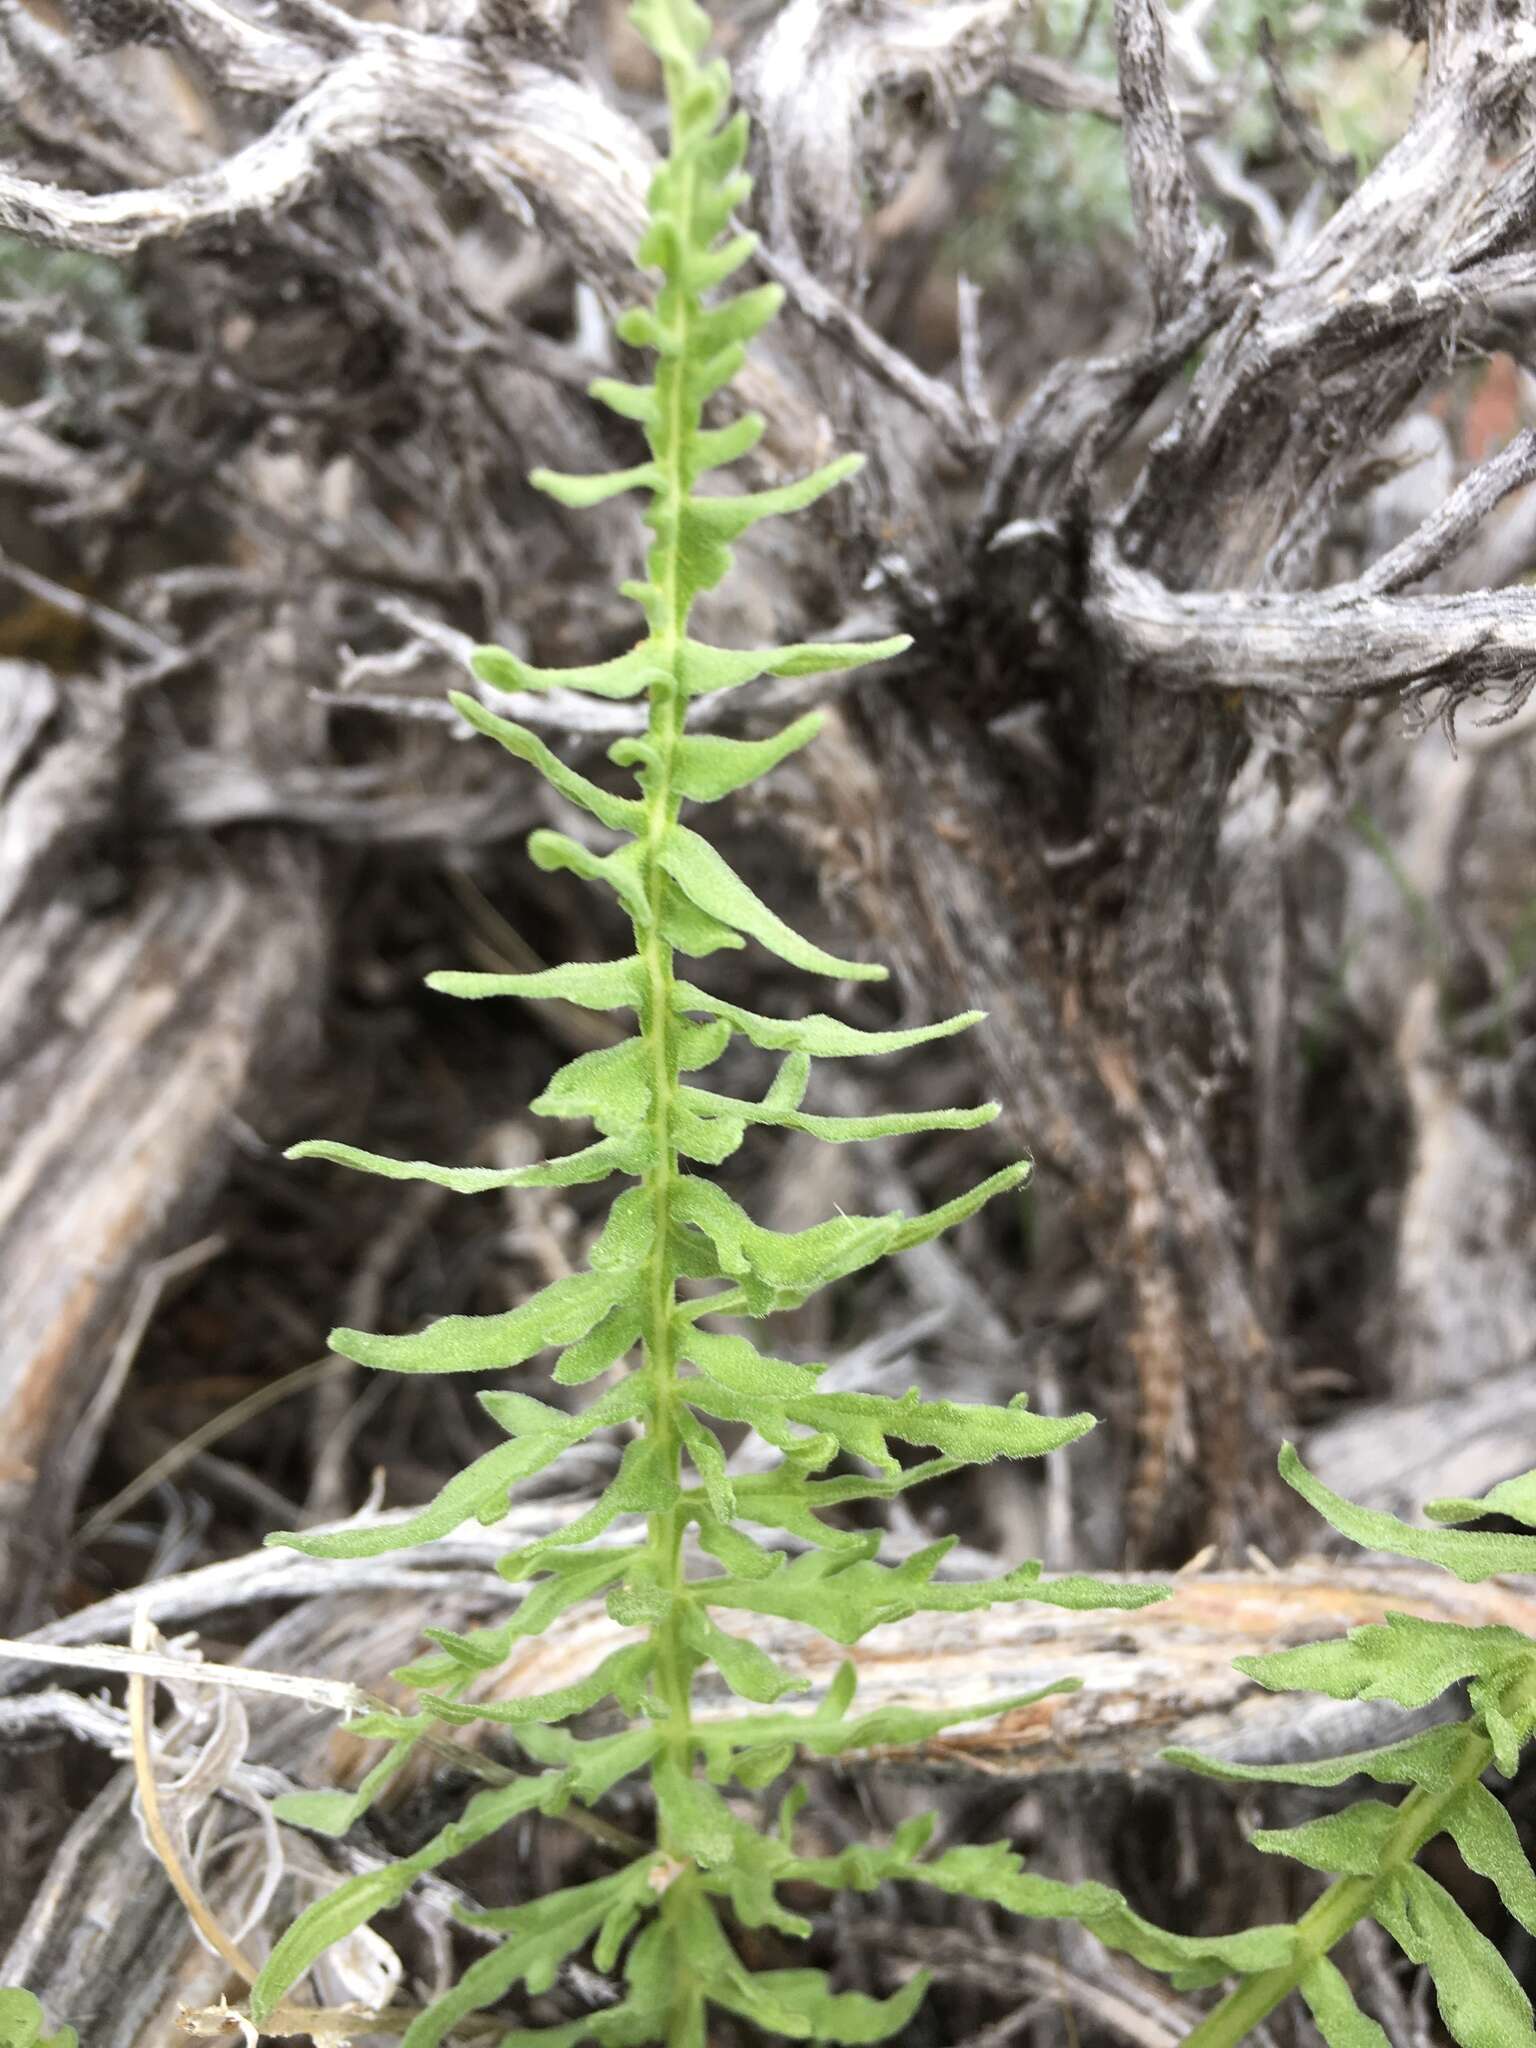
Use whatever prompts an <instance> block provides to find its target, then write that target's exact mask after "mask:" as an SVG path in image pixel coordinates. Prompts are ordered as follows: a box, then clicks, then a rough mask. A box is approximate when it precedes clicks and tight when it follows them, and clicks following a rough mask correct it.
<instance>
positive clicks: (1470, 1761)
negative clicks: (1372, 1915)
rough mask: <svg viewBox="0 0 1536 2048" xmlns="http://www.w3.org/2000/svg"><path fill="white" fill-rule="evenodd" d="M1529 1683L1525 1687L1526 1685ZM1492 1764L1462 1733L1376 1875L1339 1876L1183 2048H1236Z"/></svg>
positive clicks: (1477, 1737)
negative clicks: (1275, 1958)
mask: <svg viewBox="0 0 1536 2048" xmlns="http://www.w3.org/2000/svg"><path fill="white" fill-rule="evenodd" d="M1529 1683H1530V1682H1529V1681H1525V1684H1526V1685H1527V1686H1529ZM1492 1761H1493V1744H1492V1743H1491V1742H1490V1741H1489V1740H1488V1737H1487V1736H1486V1735H1485V1734H1484V1733H1483V1731H1482V1724H1481V1722H1478V1721H1474V1722H1472V1723H1471V1725H1470V1726H1469V1727H1468V1729H1467V1733H1466V1740H1465V1742H1464V1744H1463V1746H1462V1751H1461V1755H1460V1757H1459V1758H1458V1759H1457V1763H1456V1768H1455V1770H1454V1771H1453V1772H1452V1773H1451V1776H1450V1778H1449V1779H1448V1780H1447V1782H1446V1783H1445V1785H1443V1786H1442V1787H1441V1788H1440V1789H1439V1790H1438V1791H1435V1792H1430V1791H1426V1790H1425V1788H1424V1787H1423V1786H1416V1787H1415V1788H1414V1790H1413V1791H1412V1792H1410V1793H1409V1794H1408V1797H1407V1798H1406V1799H1405V1800H1404V1801H1403V1803H1402V1805H1401V1806H1400V1807H1399V1808H1398V1814H1397V1825H1396V1826H1395V1827H1394V1828H1393V1830H1392V1833H1391V1834H1390V1835H1389V1836H1388V1837H1387V1843H1386V1848H1385V1851H1384V1853H1383V1855H1382V1859H1381V1867H1380V1869H1379V1870H1375V1871H1372V1872H1371V1874H1370V1875H1369V1876H1368V1877H1339V1878H1335V1879H1334V1881H1333V1883H1332V1884H1331V1885H1329V1887H1328V1889H1327V1890H1326V1891H1325V1892H1324V1893H1323V1895H1322V1897H1321V1898H1320V1899H1318V1900H1317V1901H1316V1903H1315V1904H1314V1905H1312V1906H1311V1907H1309V1908H1308V1910H1307V1911H1306V1912H1305V1913H1303V1915H1302V1916H1301V1918H1300V1919H1299V1920H1298V1921H1297V1923H1296V1945H1295V1949H1294V1952H1293V1955H1292V1960H1291V1961H1290V1962H1289V1963H1286V1964H1284V1965H1283V1966H1282V1967H1281V1968H1279V1969H1275V1970H1265V1971H1263V1972H1262V1973H1261V1974H1260V1975H1259V1976H1257V1977H1250V1978H1249V1979H1248V1980H1247V1982H1246V1983H1244V1984H1240V1985H1239V1986H1238V1987H1237V1989H1236V1990H1235V1991H1232V1992H1229V1993H1228V1995H1227V1996H1226V1997H1225V1998H1224V1999H1223V2000H1222V2001H1221V2003H1220V2005H1218V2006H1217V2007H1216V2008H1215V2009H1214V2010H1213V2011H1212V2012H1209V2013H1207V2014H1206V2016H1205V2018H1204V2019H1203V2020H1202V2021H1201V2022H1200V2024H1199V2026H1198V2027H1196V2028H1195V2030H1194V2032H1193V2033H1190V2034H1186V2035H1185V2037H1184V2043H1183V2048H1236V2043H1238V2042H1239V2041H1242V2040H1244V2039H1246V2037H1247V2036H1248V2035H1249V2034H1250V2033H1251V2032H1252V2031H1253V2029H1254V2028H1255V2027H1256V2026H1258V2025H1259V2024H1260V2022H1261V2021H1262V2020H1265V2019H1267V2018H1268V2016H1269V2015H1270V2013H1272V2012H1273V2011H1274V2009H1275V2007H1276V2006H1277V2005H1279V2004H1280V2003H1281V2001H1282V2000H1283V1999H1285V1998H1288V1997H1289V1996H1290V1994H1291V1993H1292V1992H1293V1991H1294V1990H1295V1989H1296V1987H1297V1986H1298V1985H1299V1984H1300V1982H1301V1980H1302V1978H1303V1977H1304V1976H1305V1975H1306V1973H1307V1972H1308V1970H1310V1969H1311V1967H1312V1965H1313V1964H1314V1963H1315V1962H1316V1961H1317V1960H1318V1959H1319V1957H1321V1956H1326V1955H1327V1954H1328V1953H1329V1952H1330V1950H1332V1949H1334V1948H1336V1947H1337V1946H1338V1944H1339V1943H1340V1942H1341V1941H1342V1940H1343V1939H1344V1937H1345V1935H1346V1934H1348V1932H1349V1930H1350V1929H1351V1928H1352V1927H1353V1926H1354V1925H1355V1923H1356V1922H1357V1921H1359V1920H1363V1919H1364V1918H1365V1916H1366V1914H1367V1913H1369V1911H1370V1910H1371V1905H1372V1903H1373V1901H1374V1900H1375V1899H1376V1897H1377V1895H1378V1894H1379V1893H1380V1891H1381V1888H1382V1886H1383V1885H1384V1884H1387V1883H1389V1882H1390V1881H1391V1880H1392V1879H1393V1878H1394V1877H1395V1876H1396V1875H1397V1874H1398V1872H1399V1871H1402V1870H1405V1869H1406V1868H1407V1867H1408V1865H1409V1864H1410V1863H1412V1862H1413V1860H1414V1858H1415V1857H1416V1856H1417V1855H1418V1853H1419V1851H1420V1850H1421V1849H1422V1848H1423V1847H1424V1844H1425V1843H1426V1842H1427V1841H1429V1840H1430V1838H1431V1837H1432V1836H1433V1835H1436V1834H1438V1833H1439V1831H1440V1828H1441V1826H1442V1823H1443V1820H1444V1816H1445V1813H1446V1810H1447V1808H1448V1807H1449V1806H1450V1805H1451V1804H1452V1802H1453V1801H1454V1800H1456V1799H1458V1798H1459V1797H1460V1796H1461V1794H1462V1793H1463V1792H1464V1791H1465V1790H1466V1788H1467V1786H1468V1785H1471V1784H1474V1783H1475V1782H1476V1781H1477V1779H1479V1778H1480V1777H1481V1776H1482V1775H1483V1772H1484V1771H1485V1770H1487V1768H1488V1766H1489V1764H1490V1763H1492Z"/></svg>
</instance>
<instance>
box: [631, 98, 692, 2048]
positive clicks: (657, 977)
mask: <svg viewBox="0 0 1536 2048" xmlns="http://www.w3.org/2000/svg"><path fill="white" fill-rule="evenodd" d="M669 87H670V80H669ZM676 118H677V108H676V106H675V105H674V107H673V119H674V123H675V122H676ZM688 197H689V198H691V193H690V194H689V195H688ZM678 301H679V306H678V313H679V322H678V326H679V331H678V335H677V340H678V343H679V347H678V349H677V352H676V354H675V355H673V356H672V357H671V358H670V360H669V359H668V358H667V357H666V356H663V357H662V358H661V359H660V361H659V362H658V365H657V375H656V387H657V398H658V403H659V405H660V408H661V433H660V434H659V435H658V437H657V439H658V443H659V445H660V461H659V464H658V466H659V468H660V469H661V472H662V483H661V488H660V489H659V491H658V492H657V494H656V497H655V499H654V501H653V513H652V522H653V531H654V532H655V536H656V539H655V544H654V546H653V548H652V550H651V555H650V560H649V564H648V566H649V569H650V573H651V579H652V582H653V584H654V586H655V588H656V590H657V592H658V594H659V597H660V605H659V606H658V615H659V619H660V621H662V622H664V623H662V624H661V630H660V631H659V632H658V631H657V625H658V617H657V616H653V618H652V631H653V634H655V636H656V638H657V639H658V641H659V645H658V646H657V650H656V652H657V656H658V663H659V665H660V666H662V667H664V668H665V670H666V673H667V678H668V679H667V681H666V682H664V683H662V682H657V683H653V684H652V686H651V691H650V713H649V719H648V737H649V739H650V741H651V744H652V747H653V749H654V760H653V763H652V766H651V769H650V773H649V775H648V777H647V783H646V831H645V869H644V872H645V889H646V901H647V905H648V907H649V912H650V918H649V924H648V928H647V930H646V932H645V933H644V934H643V941H642V958H643V959H644V962H645V981H646V992H647V994H646V1011H645V1015H644V1018H643V1020H642V1023H643V1033H644V1037H645V1039H646V1042H647V1044H648V1046H649V1048H650V1063H651V1087H652V1109H651V1115H652V1136H653V1140H654V1144H655V1158H654V1162H653V1164H652V1167H651V1172H650V1191H651V1196H652V1202H653V1207H654V1221H655V1241H654V1243H653V1245H652V1247H651V1271H650V1313H649V1327H648V1329H647V1331H646V1338H645V1350H646V1366H647V1370H648V1371H649V1373H650V1376H651V1391H652V1397H653V1402H654V1407H653V1418H654V1419H653V1423H652V1427H653V1428H654V1430H655V1432H656V1435H657V1437H658V1439H659V1440H660V1442H661V1443H662V1445H663V1447H664V1455H665V1458H666V1462H667V1472H668V1476H669V1477H670V1478H671V1479H672V1480H674V1481H677V1480H679V1479H680V1476H681V1466H682V1445H681V1440H680V1436H679V1431H678V1426H677V1407H678V1401H679V1398H680V1396H679V1392H678V1375H677V1341H676V1327H675V1325H676V1317H677V1308H678V1302H677V1281H676V1278H675V1275H674V1272H673V1252H672V1191H673V1188H674V1187H675V1185H676V1183H677V1178H678V1171H679V1169H678V1156H677V1146H676V1143H675V1140H674V1135H673V1119H674V1112H675V1109H676V1102H677V1086H678V1044H677V1039H678V1026H677V1018H676V1016H675V1014H674V1012H673V1008H672V989H673V971H672V947H671V945H670V944H669V943H668V941H667V940H666V938H665V937H664V936H663V934H662V922H663V911H664V907H665V901H666V874H665V871H664V869H663V867H662V864H661V853H662V848H663V845H664V843H665V841H666V838H667V835H668V834H669V833H670V831H671V829H672V827H673V825H674V824H675V823H676V820H677V816H678V813H679V811H680V810H681V808H682V805H681V800H680V799H679V798H678V797H676V796H675V795H674V794H673V790H672V780H673V772H674V755H675V750H676V747H677V742H678V740H679V738H680V737H681V735H682V731H683V726H684V722H685V717H686V711H687V700H686V697H685V695H684V685H683V675H682V650H683V646H684V642H685V640H686V636H687V628H688V611H689V603H688V599H687V596H686V594H685V592H684V588H683V579H682V574H681V570H682V564H681V560H680V553H681V550H680V545H679V543H680V522H681V513H682V506H683V502H684V500H685V498H686V496H687V494H688V491H689V488H690V482H691V480H690V478H689V475H688V471H687V466H686V450H687V447H688V445H689V442H690V440H691V437H692V432H693V430H694V427H695V425H696V423H695V422H691V421H690V420H689V419H688V418H687V417H686V408H685V402H684V391H683V384H684V379H683V368H682V366H683V364H684V362H685V361H686V359H687V352H688V314H689V310H690V309H689V303H688V294H687V293H686V292H679V293H678ZM637 936H639V935H637ZM686 1527H687V1510H686V1508H685V1507H684V1506H683V1505H682V1503H681V1502H679V1503H678V1504H677V1505H676V1506H674V1507H671V1508H669V1509H667V1510H665V1511H664V1512H662V1513H659V1514H654V1515H652V1516H651V1518H650V1540H651V1545H652V1548H653V1550H654V1552H655V1554H656V1556H657V1557H658V1559H659V1560H660V1563H661V1574H660V1578H661V1589H660V1590H661V1598H662V1599H663V1601H664V1602H665V1612H664V1614H663V1616H662V1618H661V1619H660V1620H659V1621H658V1622H656V1623H655V1624H654V1625H653V1626H652V1629H651V1644H652V1647H653V1649H654V1651H655V1667H654V1669H655V1685H656V1692H657V1697H658V1701H659V1703H660V1705H661V1708H662V1711H663V1713H664V1716H665V1721H664V1726H665V1730H666V1740H667V1748H668V1751H669V1752H670V1756H671V1759H672V1762H673V1764H674V1766H675V1768H676V1769H677V1770H679V1771H680V1772H683V1773H687V1772H691V1770H692V1769H693V1749H694V1744H693V1699H692V1695H693V1662H692V1659H691V1657H690V1655H689V1653H688V1650H687V1648H686V1646H685V1644H684V1642H683V1639H682V1623H683V1613H684V1603H685V1601H686V1599H687V1580H686V1575H685V1571H684V1565H683V1535H684V1531H685V1529H686ZM658 1846H659V1847H660V1848H661V1850H662V1851H663V1853H664V1854H668V1855H676V1854H677V1853H678V1848H677V1845H676V1844H675V1843H673V1842H671V1841H669V1839H668V1831H667V1828H666V1824H665V1820H664V1819H659V1826H658ZM679 1860H683V1859H681V1858H680V1859H679ZM692 1882H693V1873H692V1870H691V1869H684V1870H682V1871H681V1872H680V1873H679V1874H678V1876H677V1877H676V1879H675V1880H674V1883H673V1885H672V1887H671V1894H675V1895H671V1894H669V1896H668V1898H667V1899H666V1900H665V1901H664V1903H663V1909H662V1910H663V1917H664V1918H672V1919H673V1920H674V1922H675V1920H676V1917H677V1915H678V1914H679V1912H680V1911H681V1909H682V1906H683V1903H684V1898H685V1895H686V1893H687V1891H688V1889H689V1887H690V1886H691V1884H692ZM683 1946H684V1945H683V1943H682V1942H681V1941H679V1942H678V1944H677V1953H678V1962H679V1968H678V1979H677V1986H676V1991H675V1994H674V1997H673V2002H672V2006H671V2010H670V2012H669V2014H668V2018H667V2040H668V2043H669V2048H685V2044H687V2043H690V2042H694V2041H697V2040H698V2039H699V2038H700V2037H701V2034H702V2013H703V1997H704V1992H703V1987H702V1986H701V1985H700V1984H699V1982H698V1980H697V1978H696V1977H695V1976H694V1975H693V1973H692V1972H691V1971H688V1970H686V1969H684V1968H682V1967H681V1959H682V1953H683Z"/></svg>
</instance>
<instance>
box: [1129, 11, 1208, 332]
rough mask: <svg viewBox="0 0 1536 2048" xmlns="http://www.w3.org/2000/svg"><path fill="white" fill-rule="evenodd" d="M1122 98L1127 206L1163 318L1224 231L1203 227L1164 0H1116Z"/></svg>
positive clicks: (1203, 271)
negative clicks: (1171, 68) (1172, 73)
mask: <svg viewBox="0 0 1536 2048" xmlns="http://www.w3.org/2000/svg"><path fill="white" fill-rule="evenodd" d="M1115 40H1116V43H1117V46H1118V51H1119V79H1120V104H1121V106H1122V108H1123V109H1124V121H1125V161H1126V170H1127V172H1128V174H1129V176H1130V182H1131V204H1132V206H1133V208H1134V210H1135V214H1136V229H1137V235H1138V237H1139V240H1140V243H1141V248H1142V254H1143V257H1144V259H1145V262H1146V265H1147V269H1148V273H1149V281H1150V284H1151V288H1152V309H1153V313H1154V315H1155V317H1156V319H1157V320H1158V321H1159V323H1161V322H1165V321H1167V320H1170V319H1172V318H1173V317H1174V316H1175V315H1176V314H1178V313H1181V312H1182V311H1183V310H1184V309H1185V308H1186V307H1187V305H1188V304H1189V302H1190V300H1191V299H1192V298H1194V297H1195V296H1196V295H1197V294H1198V293H1199V292H1200V291H1201V289H1202V288H1203V287H1204V285H1205V284H1206V282H1207V279H1208V278H1209V276H1210V273H1211V270H1212V268H1213V267H1214V265H1215V263H1216V261H1217V259H1218V257H1219V255H1220V250H1221V237H1220V236H1219V235H1217V234H1215V233H1213V232H1212V231H1211V230H1210V229H1208V228H1203V227H1202V226H1201V224H1200V220H1199V217H1198V215H1197V214H1196V211H1195V194H1194V188H1193V186H1192V185H1191V183H1190V178H1189V165H1188V162H1187V161H1186V159H1185V155H1184V138H1183V135H1182V134H1181V132H1180V126H1179V119H1178V115H1177V113H1176V111H1175V109H1174V104H1173V94H1172V91H1171V89H1170V87H1169V82H1168V40H1167V23H1166V17H1165V10H1164V7H1163V0H1115Z"/></svg>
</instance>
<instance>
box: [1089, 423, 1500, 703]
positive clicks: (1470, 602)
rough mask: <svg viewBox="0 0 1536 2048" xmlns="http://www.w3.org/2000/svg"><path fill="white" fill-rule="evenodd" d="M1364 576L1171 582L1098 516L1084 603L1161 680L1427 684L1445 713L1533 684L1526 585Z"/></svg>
mask: <svg viewBox="0 0 1536 2048" xmlns="http://www.w3.org/2000/svg"><path fill="white" fill-rule="evenodd" d="M1531 452H1532V451H1531V449H1530V448H1529V447H1527V448H1525V449H1523V450H1522V451H1521V459H1522V461H1529V460H1530V458H1531ZM1405 545H1406V546H1409V547H1411V548H1412V553H1411V555H1410V556H1409V560H1410V562H1412V561H1414V560H1418V559H1421V558H1422V548H1421V547H1419V546H1417V545H1415V544H1413V543H1406V544H1405ZM1363 580H1364V581H1366V584H1367V587H1366V588H1365V589H1364V590H1362V589H1361V588H1360V587H1359V586H1350V585H1345V586H1342V587H1340V588H1338V589H1335V590H1325V591H1319V592H1316V593H1313V592H1307V591H1286V592H1280V593H1274V594H1271V593H1268V592H1264V591H1236V590H1229V591H1175V590H1169V589H1167V588H1166V587H1165V586H1164V585H1163V584H1161V583H1159V582H1158V580H1157V579H1156V578H1155V577H1153V576H1150V575H1148V574H1146V573H1145V572H1144V571H1142V570H1138V569H1133V568H1132V567H1131V566H1130V564H1129V563H1127V562H1126V561H1125V560H1124V559H1123V558H1122V557H1121V556H1120V555H1119V554H1118V553H1117V551H1116V548H1115V543H1114V540H1113V538H1112V535H1111V533H1110V531H1109V530H1108V529H1107V528H1106V529H1103V530H1101V532H1100V533H1099V535H1098V536H1097V538H1096V541H1095V544H1094V551H1093V581H1092V592H1091V595H1090V597H1089V600H1088V609H1089V615H1090V616H1091V618H1092V619H1093V620H1094V622H1095V624H1096V625H1097V626H1098V628H1099V629H1100V631H1101V632H1102V633H1103V634H1104V636H1105V639H1106V641H1107V642H1108V643H1109V644H1110V645H1111V646H1112V647H1113V648H1114V649H1115V651H1116V653H1117V654H1118V655H1119V656H1120V658H1121V659H1122V660H1124V661H1125V662H1127V663H1128V664H1130V665H1131V666H1132V667H1133V668H1134V669H1135V670H1136V672H1137V673H1138V675H1140V676H1141V677H1142V678H1144V679H1145V680H1146V681H1147V682H1150V683H1154V684H1156V685H1157V686H1158V687H1159V688H1161V689H1166V690H1175V691H1185V690H1201V689H1209V688H1211V687H1212V686H1213V685H1214V686H1216V687H1218V688H1221V689H1226V690H1245V691H1249V690H1251V691H1257V692H1262V693H1265V694H1267V695H1271V696H1275V697H1280V698H1284V699H1285V700H1286V701H1287V702H1289V703H1304V702H1306V701H1307V700H1308V699H1309V698H1320V699H1325V700H1327V699H1331V700H1335V701H1337V700H1343V701H1346V702H1348V701H1354V700H1357V699H1360V698H1365V697H1375V696H1380V695H1382V694H1383V693H1386V692H1396V693H1398V694H1399V695H1400V696H1401V697H1402V698H1403V699H1404V701H1405V703H1410V704H1411V703H1414V702H1416V701H1417V700H1419V699H1421V698H1424V697H1426V696H1429V695H1433V696H1434V697H1436V698H1437V699H1438V704H1439V708H1442V709H1443V710H1444V711H1445V712H1447V713H1451V712H1454V710H1455V709H1456V707H1457V706H1459V705H1461V704H1463V703H1465V702H1466V701H1467V700H1468V699H1472V698H1476V699H1478V700H1480V701H1482V702H1484V703H1488V704H1491V705H1492V706H1493V707H1494V711H1495V714H1496V715H1504V716H1507V715H1510V714H1512V713H1513V712H1515V711H1517V710H1518V709H1519V708H1520V706H1521V705H1522V704H1523V703H1524V702H1525V701H1526V699H1527V697H1528V696H1529V695H1530V693H1531V689H1532V687H1533V685H1536V593H1531V592H1526V591H1471V592H1468V593H1466V594H1464V595H1456V596H1447V597H1441V596H1435V595H1428V596H1397V597H1388V596H1377V595H1374V594H1373V593H1372V592H1371V590H1370V588H1369V579H1363ZM1394 580H1399V579H1397V578H1394Z"/></svg>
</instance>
